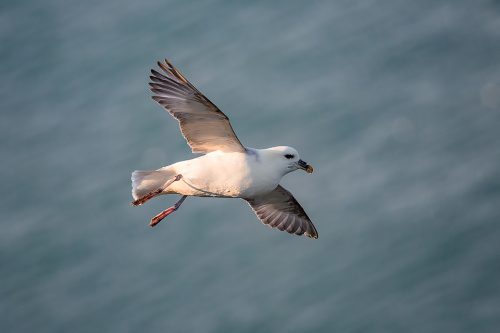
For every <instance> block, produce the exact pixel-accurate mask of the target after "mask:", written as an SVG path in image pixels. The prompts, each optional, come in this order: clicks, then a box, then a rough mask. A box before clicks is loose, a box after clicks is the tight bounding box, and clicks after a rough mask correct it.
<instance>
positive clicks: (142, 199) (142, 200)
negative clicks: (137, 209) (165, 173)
mask: <svg viewBox="0 0 500 333" xmlns="http://www.w3.org/2000/svg"><path fill="white" fill-rule="evenodd" d="M161 192H163V189H161V188H159V189H157V190H154V191H151V192H149V193H148V194H146V195H145V196H143V197H140V198H139V199H137V200H135V201H132V205H133V206H140V205H142V204H143V203H145V202H146V201H148V200H149V199H152V198H154V197H156V196H157V195H159V194H161Z"/></svg>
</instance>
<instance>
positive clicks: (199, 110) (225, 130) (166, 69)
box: [149, 59, 245, 153]
mask: <svg viewBox="0 0 500 333" xmlns="http://www.w3.org/2000/svg"><path fill="white" fill-rule="evenodd" d="M158 66H159V67H160V68H161V69H162V71H163V72H162V73H160V72H158V71H156V70H154V69H152V70H151V74H152V75H151V76H150V79H151V82H150V83H149V86H150V88H151V91H152V92H153V93H154V94H155V95H153V99H154V100H155V101H156V102H158V103H159V104H160V105H161V106H163V107H164V108H165V109H166V110H167V111H168V112H169V113H170V114H171V115H172V116H173V117H174V118H175V119H177V121H179V125H180V129H181V133H182V135H183V136H184V138H186V141H187V143H188V144H189V146H190V147H191V150H192V151H193V153H209V152H211V151H215V150H221V151H224V152H245V147H244V146H243V145H242V144H241V142H240V140H238V137H236V134H235V133H234V130H233V128H232V127H231V123H230V122H229V118H228V117H227V116H226V115H225V114H224V113H223V112H222V111H220V110H219V109H218V108H217V107H216V106H215V105H214V104H213V103H212V102H211V101H210V100H209V99H208V98H206V97H205V96H204V95H203V94H202V93H201V92H199V91H198V89H196V88H195V87H194V86H193V85H192V84H191V83H190V82H189V81H188V80H187V79H186V78H185V77H184V76H183V75H182V74H181V73H180V72H179V71H178V70H177V69H176V68H175V67H174V66H172V64H171V63H170V62H169V61H168V60H166V59H165V63H162V62H158Z"/></svg>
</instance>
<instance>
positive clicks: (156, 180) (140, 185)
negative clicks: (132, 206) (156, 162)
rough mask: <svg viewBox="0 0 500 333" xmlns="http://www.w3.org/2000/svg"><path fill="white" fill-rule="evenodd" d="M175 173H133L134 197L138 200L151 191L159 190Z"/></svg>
mask: <svg viewBox="0 0 500 333" xmlns="http://www.w3.org/2000/svg"><path fill="white" fill-rule="evenodd" d="M172 175H173V173H172V172H170V171H167V170H153V171H143V170H136V171H134V172H132V197H134V200H137V199H139V198H141V197H143V196H145V195H146V194H148V193H149V192H151V191H154V190H157V189H159V188H160V187H161V186H162V185H163V184H164V183H165V182H166V181H167V180H168V179H170V178H171V177H172Z"/></svg>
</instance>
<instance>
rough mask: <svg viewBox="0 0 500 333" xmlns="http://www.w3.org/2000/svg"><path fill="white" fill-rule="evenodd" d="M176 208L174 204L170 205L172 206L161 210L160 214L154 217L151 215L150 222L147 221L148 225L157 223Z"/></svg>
mask: <svg viewBox="0 0 500 333" xmlns="http://www.w3.org/2000/svg"><path fill="white" fill-rule="evenodd" d="M176 210H177V208H176V207H175V206H172V207H168V208H167V209H165V210H164V211H163V212H161V213H160V214H158V215H156V216H155V217H153V218H152V219H151V222H150V223H149V225H150V226H151V227H154V226H155V225H157V224H158V223H160V222H161V220H163V219H164V218H165V217H167V216H169V215H170V214H172V213H173V212H175V211H176Z"/></svg>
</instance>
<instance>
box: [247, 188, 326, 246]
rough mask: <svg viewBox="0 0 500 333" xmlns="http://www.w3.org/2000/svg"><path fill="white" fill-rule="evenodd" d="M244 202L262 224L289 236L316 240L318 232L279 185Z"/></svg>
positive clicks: (301, 209) (289, 194)
mask: <svg viewBox="0 0 500 333" xmlns="http://www.w3.org/2000/svg"><path fill="white" fill-rule="evenodd" d="M245 200H246V201H248V203H249V204H250V207H252V209H253V211H254V212H255V214H256V215H257V217H258V218H259V219H260V220H261V221H262V223H264V224H267V225H268V226H270V227H272V228H278V229H279V230H281V231H286V232H288V233H290V234H296V235H302V234H304V235H306V236H307V237H311V238H318V232H317V231H316V228H315V227H314V225H313V224H312V222H311V220H310V219H309V217H308V216H307V214H306V212H305V211H304V209H303V208H302V207H301V206H300V204H299V203H298V202H297V200H295V198H294V197H293V195H292V194H291V193H290V192H288V191H287V190H285V189H284V188H283V187H281V186H280V185H278V187H276V188H275V189H274V190H273V191H272V192H270V193H268V194H265V195H262V196H258V197H255V198H252V199H245Z"/></svg>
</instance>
